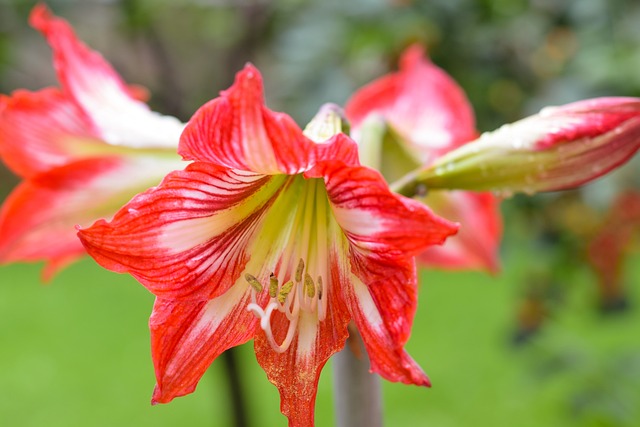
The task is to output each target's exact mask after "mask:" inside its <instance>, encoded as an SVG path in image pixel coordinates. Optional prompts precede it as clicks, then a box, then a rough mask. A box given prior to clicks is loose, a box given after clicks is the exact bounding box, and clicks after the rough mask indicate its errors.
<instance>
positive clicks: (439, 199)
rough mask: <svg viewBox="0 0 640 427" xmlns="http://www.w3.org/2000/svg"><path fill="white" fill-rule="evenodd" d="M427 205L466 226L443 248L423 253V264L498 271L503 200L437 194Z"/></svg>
mask: <svg viewBox="0 0 640 427" xmlns="http://www.w3.org/2000/svg"><path fill="white" fill-rule="evenodd" d="M424 202H425V203H426V204H427V205H428V206H429V207H430V208H431V209H433V210H434V212H436V213H437V214H438V215H441V216H443V217H445V218H447V219H449V220H452V221H456V222H459V223H460V224H462V227H461V228H460V231H459V232H458V234H456V235H455V236H452V237H450V238H448V239H447V241H446V242H445V243H444V244H443V245H442V246H431V247H429V248H427V249H426V250H425V251H424V252H423V253H422V254H420V257H419V261H420V263H421V264H422V265H425V266H429V267H439V268H445V269H454V270H457V269H485V270H488V271H489V272H492V273H497V272H498V269H499V268H500V267H499V263H500V254H499V249H500V239H501V237H502V221H501V217H500V210H499V201H498V199H497V198H496V197H495V196H494V195H493V194H491V193H473V192H467V191H434V192H431V193H430V194H429V195H428V196H427V197H426V198H425V199H424Z"/></svg>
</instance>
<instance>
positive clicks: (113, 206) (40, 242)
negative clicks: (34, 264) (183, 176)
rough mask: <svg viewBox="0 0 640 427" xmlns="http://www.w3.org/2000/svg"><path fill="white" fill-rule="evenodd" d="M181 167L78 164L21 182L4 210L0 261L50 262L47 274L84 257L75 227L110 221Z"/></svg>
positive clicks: (121, 161)
mask: <svg viewBox="0 0 640 427" xmlns="http://www.w3.org/2000/svg"><path fill="white" fill-rule="evenodd" d="M175 165H176V163H166V164H165V163H164V162H160V161H155V162H148V161H144V160H141V159H125V158H114V157H112V158H103V159H86V160H79V161H77V162H74V163H71V164H69V165H65V166H61V167H59V168H55V169H52V170H51V171H47V172H44V173H42V174H39V175H37V176H35V177H34V178H32V179H29V180H27V181H24V182H23V183H22V184H20V185H19V186H18V187H17V188H16V189H15V190H14V191H13V193H11V195H10V196H9V197H8V198H7V199H6V201H5V203H4V204H3V206H2V209H1V210H0V262H3V263H9V262H16V261H39V260H46V261H47V262H48V263H49V267H48V270H47V274H48V275H51V274H52V272H53V271H55V270H56V266H58V267H62V266H64V265H66V264H67V263H69V262H70V261H72V260H74V259H75V258H77V257H79V256H81V255H82V254H84V249H83V247H82V245H81V244H80V241H79V240H78V238H77V236H76V229H75V227H76V225H78V224H80V225H83V226H87V225H89V224H91V223H92V222H93V221H95V220H96V219H97V218H110V217H111V216H112V215H113V214H114V213H115V212H116V210H117V209H118V208H119V207H120V206H121V205H122V204H123V203H125V202H126V201H127V200H129V199H130V198H131V197H132V196H134V195H135V194H136V193H138V192H139V191H142V190H144V189H145V188H148V187H149V186H151V185H153V184H155V183H157V182H158V181H159V180H160V179H161V176H162V175H163V174H164V173H166V172H168V171H169V170H170V168H172V166H175Z"/></svg>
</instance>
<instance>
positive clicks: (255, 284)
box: [244, 273, 262, 292]
mask: <svg viewBox="0 0 640 427" xmlns="http://www.w3.org/2000/svg"><path fill="white" fill-rule="evenodd" d="M244 279H245V280H246V281H247V282H248V283H249V285H251V287H252V288H253V290H254V291H256V292H262V284H261V283H260V281H259V280H258V279H256V276H254V275H253V274H249V273H247V274H245V275H244Z"/></svg>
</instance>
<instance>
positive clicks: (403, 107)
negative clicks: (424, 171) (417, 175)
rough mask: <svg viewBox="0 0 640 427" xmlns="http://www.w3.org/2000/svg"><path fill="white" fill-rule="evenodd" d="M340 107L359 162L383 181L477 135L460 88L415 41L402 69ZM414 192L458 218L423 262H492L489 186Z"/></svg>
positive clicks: (483, 265) (494, 208) (497, 230)
mask: <svg viewBox="0 0 640 427" xmlns="http://www.w3.org/2000/svg"><path fill="white" fill-rule="evenodd" d="M346 114H347V118H348V119H349V120H350V122H351V126H352V132H353V133H352V135H353V137H354V139H355V140H356V141H358V144H359V146H360V147H359V148H360V157H361V160H362V162H363V163H364V164H367V165H368V166H371V167H374V168H376V169H378V170H380V171H381V172H382V174H383V175H384V176H385V178H386V179H387V181H389V182H392V181H394V180H397V179H399V178H401V177H402V176H403V175H405V174H406V173H408V172H410V171H412V170H414V169H416V168H418V167H420V166H421V165H427V164H430V163H432V162H434V161H436V160H437V159H438V158H439V157H441V156H442V155H444V154H446V153H447V152H449V151H451V150H452V149H455V148H457V147H459V146H461V145H464V144H465V143H467V142H469V141H471V140H473V139H475V138H476V136H477V132H476V130H475V119H474V114H473V110H472V108H471V105H470V104H469V101H468V100H467V97H466V96H465V94H464V92H463V91H462V89H461V88H460V87H459V86H458V85H457V84H456V82H455V81H454V80H453V79H452V78H451V77H450V76H449V75H447V74H446V73H445V72H444V71H443V70H441V69H440V68H438V67H436V66H435V65H434V64H433V63H431V61H429V60H428V59H427V58H425V57H424V53H423V50H422V48H421V47H420V46H417V45H414V46H411V47H409V48H408V49H407V50H406V51H405V52H404V53H403V55H402V57H401V59H400V71H398V72H396V73H392V74H389V75H386V76H383V77H381V78H380V79H378V80H375V81H374V82H372V83H370V84H368V85H366V86H364V87H363V88H362V89H360V90H358V91H357V92H356V93H355V94H354V95H353V96H352V97H351V99H350V100H349V101H348V103H347V106H346ZM420 200H422V201H424V203H426V204H427V205H428V206H429V207H430V208H431V209H433V210H434V211H435V212H437V213H438V214H439V215H442V216H444V217H446V218H448V219H451V220H455V221H459V222H460V224H461V225H462V227H461V229H460V233H458V235H456V236H455V237H453V238H451V239H448V240H447V242H446V244H444V245H443V246H437V247H435V246H434V247H430V248H428V249H427V250H426V251H425V252H424V253H423V254H422V255H421V256H420V258H419V259H420V261H422V263H423V264H424V265H428V266H436V267H444V268H453V269H458V268H470V269H477V268H480V269H487V270H490V271H496V270H497V269H498V247H499V243H500V237H501V234H502V225H501V219H500V214H499V210H498V201H497V199H496V197H495V196H494V195H493V194H491V193H474V192H466V191H431V188H429V189H428V192H427V195H426V197H424V196H423V197H421V198H420Z"/></svg>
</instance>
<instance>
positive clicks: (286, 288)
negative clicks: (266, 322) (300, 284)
mask: <svg viewBox="0 0 640 427" xmlns="http://www.w3.org/2000/svg"><path fill="white" fill-rule="evenodd" d="M292 289H293V281H291V280H289V281H288V282H286V283H285V284H284V285H282V288H280V292H279V293H278V302H279V303H280V304H284V302H285V301H286V300H287V295H289V293H290V292H291V290H292Z"/></svg>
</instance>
